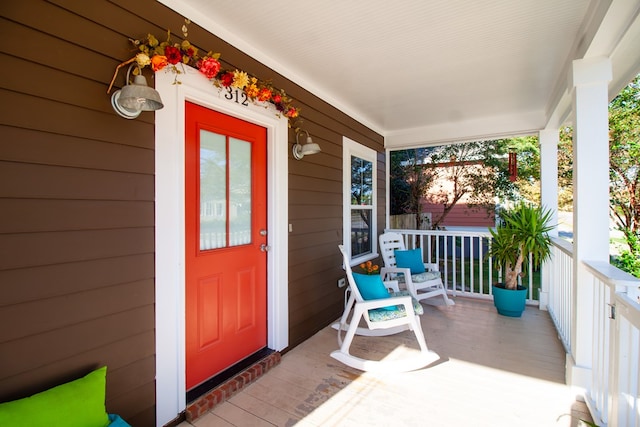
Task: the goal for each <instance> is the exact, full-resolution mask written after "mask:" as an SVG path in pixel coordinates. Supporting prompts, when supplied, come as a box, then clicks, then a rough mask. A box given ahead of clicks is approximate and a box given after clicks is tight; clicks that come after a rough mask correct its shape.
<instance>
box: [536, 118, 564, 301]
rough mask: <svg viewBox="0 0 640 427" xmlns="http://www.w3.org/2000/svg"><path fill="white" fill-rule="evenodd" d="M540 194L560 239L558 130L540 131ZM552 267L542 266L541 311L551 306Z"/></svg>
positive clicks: (552, 231) (551, 233) (554, 235)
mask: <svg viewBox="0 0 640 427" xmlns="http://www.w3.org/2000/svg"><path fill="white" fill-rule="evenodd" d="M538 140H539V141H540V187H541V188H540V194H541V201H540V202H541V204H542V206H544V207H545V208H547V209H550V210H551V224H553V225H554V229H553V230H551V232H550V233H549V235H551V236H553V237H558V142H559V140H560V136H559V131H558V129H544V130H541V131H540V135H539V138H538ZM553 279H554V278H553V275H552V274H551V266H550V265H549V263H546V264H545V265H543V266H542V283H541V289H540V310H547V306H548V305H549V287H550V285H551V283H552V282H551V281H552V280H553Z"/></svg>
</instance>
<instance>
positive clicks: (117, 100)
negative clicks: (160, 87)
mask: <svg viewBox="0 0 640 427" xmlns="http://www.w3.org/2000/svg"><path fill="white" fill-rule="evenodd" d="M125 64H126V62H123V63H122V64H120V65H119V66H118V68H116V72H115V74H114V75H113V79H112V80H111V85H109V89H108V90H107V93H109V92H110V91H111V86H113V80H115V77H116V75H117V73H118V69H119V68H120V67H121V66H123V65H125ZM133 67H138V74H137V75H135V76H134V77H133V83H130V81H129V76H130V74H131V69H132V68H133ZM111 106H112V107H113V109H114V110H115V112H116V113H118V114H119V115H120V116H121V117H124V118H125V119H135V118H136V117H138V116H139V115H140V113H141V112H143V111H155V110H159V109H161V108H162V107H164V105H163V104H162V99H160V94H159V93H158V91H156V90H155V89H153V88H151V87H149V86H147V79H146V78H145V77H144V76H143V75H142V70H141V69H140V67H139V66H138V65H137V64H131V65H130V66H129V70H128V71H127V80H126V84H125V86H124V87H123V88H122V89H120V90H117V91H115V92H113V95H111Z"/></svg>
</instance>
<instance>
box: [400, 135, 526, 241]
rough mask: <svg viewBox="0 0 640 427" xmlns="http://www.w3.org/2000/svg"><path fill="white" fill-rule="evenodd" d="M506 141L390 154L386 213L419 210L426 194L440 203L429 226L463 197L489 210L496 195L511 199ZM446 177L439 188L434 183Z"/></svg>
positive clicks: (438, 223)
mask: <svg viewBox="0 0 640 427" xmlns="http://www.w3.org/2000/svg"><path fill="white" fill-rule="evenodd" d="M509 144H510V142H509V140H491V141H479V142H467V143H463V144H452V145H445V146H439V147H430V148H425V149H412V150H400V151H394V152H392V153H391V177H390V178H391V204H392V208H391V213H392V214H400V213H415V214H416V216H417V217H419V215H420V213H421V206H420V202H421V200H422V199H423V198H426V199H427V200H429V201H430V202H431V203H434V204H439V205H442V206H443V214H442V215H440V216H439V217H437V218H433V222H432V224H431V228H433V229H436V228H438V227H440V226H441V224H442V223H443V221H444V220H445V218H446V217H447V215H448V214H449V212H451V210H452V209H453V207H454V206H455V205H456V204H457V203H458V202H459V201H460V200H462V199H463V198H465V199H466V201H467V204H468V205H469V206H470V207H471V208H472V209H485V210H486V211H487V212H489V213H490V212H493V210H494V209H495V202H496V197H497V198H502V199H513V198H515V196H516V194H517V192H516V189H517V187H516V185H515V184H514V183H512V182H511V181H510V180H509V174H508V165H507V153H508V150H509V148H511V146H510V145H509ZM442 181H447V182H448V185H447V188H446V189H445V188H444V186H442V188H436V187H435V184H436V182H442Z"/></svg>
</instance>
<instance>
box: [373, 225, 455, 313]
mask: <svg viewBox="0 0 640 427" xmlns="http://www.w3.org/2000/svg"><path fill="white" fill-rule="evenodd" d="M396 250H398V251H404V250H405V245H404V240H403V238H402V235H401V234H399V233H383V234H381V235H380V252H381V254H382V260H383V261H384V267H382V268H381V269H380V275H381V276H382V278H383V280H398V281H399V282H401V283H402V282H404V284H405V285H406V287H407V290H408V291H409V292H410V293H411V295H412V296H413V297H414V298H415V299H416V300H418V301H422V300H425V299H427V298H433V297H436V296H440V295H441V296H442V297H443V298H444V302H445V304H446V305H455V302H453V301H452V300H451V299H449V297H448V296H447V290H446V289H445V287H444V284H443V283H442V277H441V276H440V271H439V269H438V264H433V263H423V264H424V268H425V272H424V273H418V274H413V275H412V274H411V270H410V269H409V268H400V267H398V265H397V262H396V255H395V251H396ZM420 262H422V260H420Z"/></svg>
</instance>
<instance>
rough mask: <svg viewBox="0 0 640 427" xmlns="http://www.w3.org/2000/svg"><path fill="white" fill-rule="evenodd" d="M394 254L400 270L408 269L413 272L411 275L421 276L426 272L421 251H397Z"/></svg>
mask: <svg viewBox="0 0 640 427" xmlns="http://www.w3.org/2000/svg"><path fill="white" fill-rule="evenodd" d="M393 253H394V255H395V256H396V266H398V267H400V268H408V269H409V270H411V274H420V273H424V272H425V269H424V263H423V262H422V254H421V253H420V249H410V250H404V251H401V250H395V251H393Z"/></svg>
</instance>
